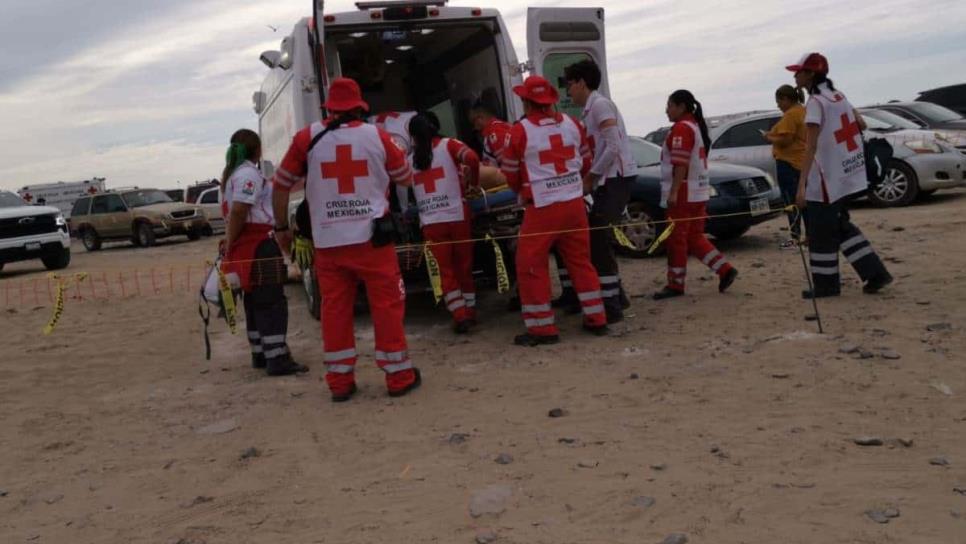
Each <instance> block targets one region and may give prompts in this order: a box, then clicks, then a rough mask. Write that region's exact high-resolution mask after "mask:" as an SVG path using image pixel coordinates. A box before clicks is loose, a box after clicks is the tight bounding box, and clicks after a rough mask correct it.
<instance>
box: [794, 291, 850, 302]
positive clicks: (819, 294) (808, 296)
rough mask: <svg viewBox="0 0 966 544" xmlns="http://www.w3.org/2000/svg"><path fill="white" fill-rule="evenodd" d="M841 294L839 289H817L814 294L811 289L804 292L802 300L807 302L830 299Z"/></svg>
mask: <svg viewBox="0 0 966 544" xmlns="http://www.w3.org/2000/svg"><path fill="white" fill-rule="evenodd" d="M840 294H841V291H840V290H839V289H834V290H833V289H816V290H815V292H814V293H813V292H812V290H811V289H805V290H804V291H802V298H803V299H805V300H811V299H813V298H828V297H837V296H839V295H840Z"/></svg>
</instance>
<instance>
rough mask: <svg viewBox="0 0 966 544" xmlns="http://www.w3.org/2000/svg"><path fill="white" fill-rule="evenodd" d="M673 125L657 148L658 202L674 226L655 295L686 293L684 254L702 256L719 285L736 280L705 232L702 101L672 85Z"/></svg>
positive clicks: (705, 140)
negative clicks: (664, 275)
mask: <svg viewBox="0 0 966 544" xmlns="http://www.w3.org/2000/svg"><path fill="white" fill-rule="evenodd" d="M667 117H668V120H670V121H671V122H672V123H674V125H673V126H672V127H671V131H670V132H669V133H668V135H667V139H666V140H665V142H664V148H663V149H662V150H661V202H662V205H663V206H664V207H665V208H667V217H668V219H669V220H671V221H673V225H674V230H672V231H671V235H670V237H669V238H668V239H667V264H668V269H667V286H666V287H665V288H664V289H662V290H661V291H658V292H657V293H654V300H662V299H665V298H671V297H677V296H681V295H683V294H684V285H685V278H686V277H687V271H688V255H693V256H695V257H696V258H698V259H700V260H701V262H703V263H704V264H705V265H706V266H708V268H710V269H711V270H712V271H714V272H715V273H716V274H717V275H718V278H719V280H718V291H719V292H721V293H723V292H725V290H726V289H728V287H730V286H731V284H732V283H734V281H735V278H736V277H737V276H738V271H737V270H736V269H735V268H734V267H733V266H731V264H730V263H729V262H728V260H727V259H725V256H724V255H722V254H721V252H720V251H718V250H717V248H715V247H714V246H713V245H711V242H709V241H708V238H707V237H706V236H705V235H704V224H705V219H703V218H704V216H706V215H707V202H708V199H709V198H710V196H711V185H710V181H709V178H708V149H709V148H710V147H711V138H710V137H709V136H708V125H707V124H706V123H705V121H704V113H703V112H702V111H701V104H700V103H699V102H698V101H697V100H695V98H694V95H693V94H691V92H690V91H685V90H680V91H675V92H674V93H673V94H671V96H670V97H669V98H668V101H667Z"/></svg>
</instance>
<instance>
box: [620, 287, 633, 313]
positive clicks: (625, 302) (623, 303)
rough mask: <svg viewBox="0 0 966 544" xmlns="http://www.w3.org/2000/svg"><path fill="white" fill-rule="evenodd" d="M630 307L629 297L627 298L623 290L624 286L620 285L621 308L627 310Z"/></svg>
mask: <svg viewBox="0 0 966 544" xmlns="http://www.w3.org/2000/svg"><path fill="white" fill-rule="evenodd" d="M630 307H631V299H629V298H627V293H625V292H624V287H621V310H627V309H628V308H630Z"/></svg>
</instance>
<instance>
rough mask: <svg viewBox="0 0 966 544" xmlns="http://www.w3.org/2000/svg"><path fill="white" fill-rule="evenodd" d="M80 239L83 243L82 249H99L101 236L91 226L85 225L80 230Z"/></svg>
mask: <svg viewBox="0 0 966 544" xmlns="http://www.w3.org/2000/svg"><path fill="white" fill-rule="evenodd" d="M81 241H82V242H83V243H84V249H86V250H87V251H97V250H98V249H101V237H100V236H98V235H97V231H95V230H94V229H92V228H91V227H87V228H85V229H84V230H83V231H82V232H81Z"/></svg>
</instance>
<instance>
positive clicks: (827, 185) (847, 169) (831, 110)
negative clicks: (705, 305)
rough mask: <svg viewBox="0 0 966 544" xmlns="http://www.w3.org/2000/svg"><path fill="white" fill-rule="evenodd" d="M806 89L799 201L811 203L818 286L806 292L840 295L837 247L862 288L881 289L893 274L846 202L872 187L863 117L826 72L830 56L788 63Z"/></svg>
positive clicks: (811, 248)
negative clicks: (803, 149)
mask: <svg viewBox="0 0 966 544" xmlns="http://www.w3.org/2000/svg"><path fill="white" fill-rule="evenodd" d="M786 69H788V70H789V71H791V72H794V73H795V83H796V84H797V85H798V86H799V87H802V88H805V89H808V94H809V95H810V98H809V100H808V104H806V106H805V126H806V130H807V133H806V140H805V159H804V161H803V163H802V171H801V177H800V179H799V183H798V195H797V196H796V199H795V202H796V205H797V206H798V207H799V208H807V216H808V225H807V229H808V252H809V260H810V261H811V269H812V280H813V285H814V289H809V290H805V291H803V292H802V296H803V297H804V298H807V299H808V298H819V297H832V296H838V295H839V293H840V290H841V285H840V276H839V252H841V253H842V255H844V256H845V258H846V259H848V261H849V263H850V264H851V265H852V267H853V268H855V271H856V272H858V274H859V277H860V278H862V281H863V282H864V284H865V285H864V286H863V288H862V290H863V292H865V293H867V294H872V293H877V292H879V291H880V290H881V289H882V288H883V287H885V286H887V285H889V284H890V283H892V275H891V274H889V271H888V270H886V267H885V265H883V264H882V260H881V259H879V256H878V255H877V254H876V252H875V250H873V249H872V244H871V243H869V241H868V240H867V239H866V238H865V236H864V235H863V234H862V231H860V230H859V228H858V227H856V226H855V225H854V224H853V223H852V221H851V218H850V217H849V210H848V206H847V205H848V203H849V201H851V200H852V199H853V198H855V197H857V196H859V195H861V194H862V193H863V192H865V191H866V189H867V188H868V176H867V173H866V167H865V154H864V151H863V148H864V141H863V139H862V131H863V130H864V129H865V123H864V122H863V121H862V116H861V115H859V114H858V113H856V111H855V109H854V108H853V107H852V104H850V103H849V101H848V99H847V98H846V97H845V94H843V93H842V92H841V91H839V90H838V89H836V88H835V86H834V84H833V83H832V80H831V79H829V78H828V72H829V69H828V60H827V59H826V58H825V57H824V56H822V55H821V54H819V53H808V54H806V55H805V56H803V57H802V58H801V59H800V60H799V61H798V62H797V63H795V64H792V65H790V66H787V67H786Z"/></svg>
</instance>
